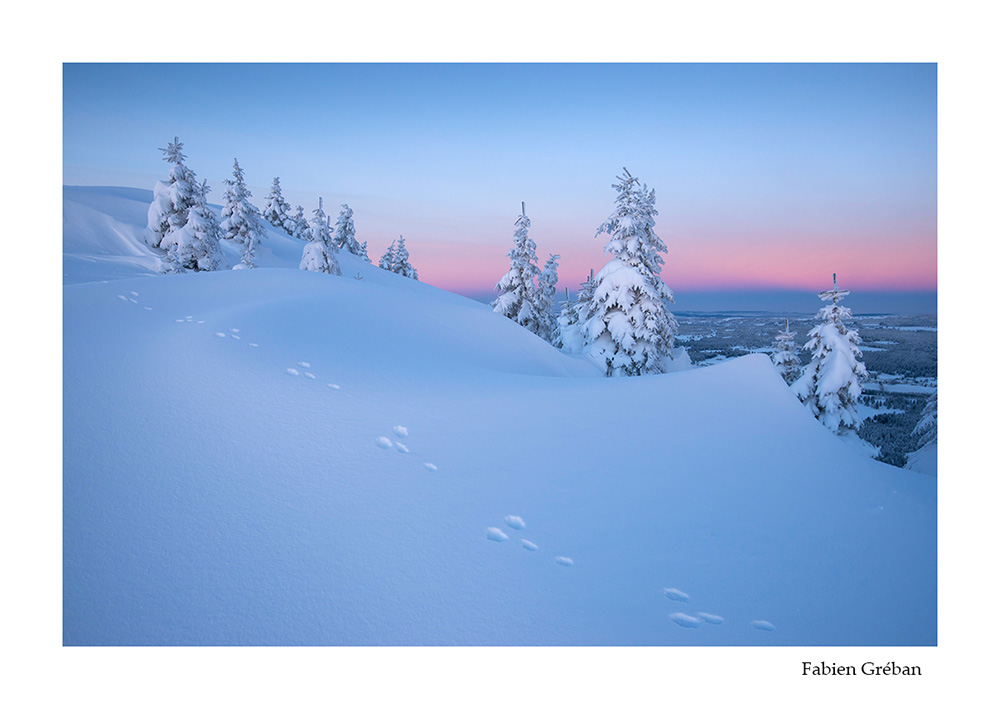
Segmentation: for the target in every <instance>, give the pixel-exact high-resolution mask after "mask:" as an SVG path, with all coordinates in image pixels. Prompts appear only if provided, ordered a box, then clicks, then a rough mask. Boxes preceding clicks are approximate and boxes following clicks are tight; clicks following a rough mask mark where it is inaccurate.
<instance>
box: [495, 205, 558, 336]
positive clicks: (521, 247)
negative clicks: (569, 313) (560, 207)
mask: <svg viewBox="0 0 1000 709" xmlns="http://www.w3.org/2000/svg"><path fill="white" fill-rule="evenodd" d="M529 227H531V220H530V219H528V215H527V213H526V212H525V209H524V202H521V214H520V216H518V218H517V220H516V221H515V222H514V246H513V248H511V250H510V251H508V252H507V258H509V259H510V268H509V269H508V270H507V273H505V274H504V276H503V278H501V279H500V281H499V282H498V283H497V285H496V288H497V290H498V291H500V294H499V295H498V296H497V298H496V300H494V301H493V303H492V305H493V310H494V312H497V313H500V314H501V315H503V316H504V317H506V318H509V319H511V320H513V321H514V322H516V323H517V324H518V325H520V326H521V327H524V328H526V329H527V330H529V331H530V332H533V333H534V334H536V335H538V336H539V337H541V338H542V339H544V340H547V341H549V342H552V341H553V336H554V334H555V333H554V329H555V328H554V323H555V318H554V317H553V314H552V307H553V305H554V299H555V294H556V283H557V282H558V281H559V277H558V275H557V272H556V271H557V266H558V264H557V263H556V261H557V260H558V259H559V256H557V255H554V254H553V255H550V256H549V260H548V261H547V262H546V265H545V268H546V271H545V272H543V271H542V270H540V269H539V268H538V255H537V254H536V253H535V249H536V248H537V247H536V246H535V242H534V240H533V239H532V238H531V237H530V236H528V229H529Z"/></svg>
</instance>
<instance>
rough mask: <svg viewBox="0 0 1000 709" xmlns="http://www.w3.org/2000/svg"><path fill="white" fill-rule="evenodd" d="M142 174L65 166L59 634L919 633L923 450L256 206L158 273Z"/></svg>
mask: <svg viewBox="0 0 1000 709" xmlns="http://www.w3.org/2000/svg"><path fill="white" fill-rule="evenodd" d="M147 198H151V193H150V192H148V191H145V193H144V191H142V190H124V189H117V188H66V190H65V201H64V240H65V261H64V263H65V282H66V283H67V285H66V286H65V288H64V386H65V390H64V461H65V462H64V480H63V495H64V497H63V505H64V530H63V538H64V643H65V644H67V645H229V644H235V645H303V644H304V645H379V644H381V645H439V644H446V645H775V644H777V645H933V644H935V643H936V625H937V623H936V488H935V480H934V478H931V477H929V476H926V475H920V474H917V473H914V472H912V471H908V470H902V469H899V468H894V467H891V466H888V465H884V464H881V463H877V462H874V461H872V460H870V459H868V458H866V457H864V456H863V455H859V454H857V453H856V452H855V451H854V449H852V447H851V446H849V445H847V444H845V443H844V442H843V441H841V440H840V439H838V438H837V437H836V436H834V435H833V434H831V433H830V432H829V431H828V430H826V429H825V428H824V427H823V426H822V425H821V424H820V423H819V422H817V421H816V420H815V419H813V418H812V417H811V416H810V415H809V414H808V412H807V411H806V410H805V409H804V407H802V406H801V404H799V403H798V401H797V400H796V398H795V396H794V395H793V394H792V393H791V391H790V390H789V389H788V387H787V386H786V385H785V384H784V382H783V381H782V379H781V377H780V376H779V375H778V373H777V372H776V371H775V369H774V367H773V366H772V365H771V363H770V362H769V360H768V359H767V358H766V357H765V356H764V355H750V356H747V357H744V358H741V359H738V360H734V361H731V362H727V363H724V364H720V365H716V366H712V367H706V368H702V369H695V370H690V371H683V372H677V373H673V374H667V375H661V376H654V377H643V378H634V379H605V378H604V377H602V376H600V372H598V371H597V370H596V368H594V367H593V366H592V365H591V364H590V363H589V362H587V361H584V360H583V359H581V358H576V357H571V356H567V355H565V354H563V353H562V352H560V351H558V350H555V349H553V348H552V347H551V346H549V345H548V344H547V343H545V342H544V341H542V340H541V339H540V338H538V337H536V336H534V335H532V334H530V333H528V332H527V331H525V330H524V329H523V328H521V327H519V326H517V325H516V324H514V323H513V322H511V321H509V320H507V319H506V318H504V317H502V316H500V315H497V314H495V313H493V312H492V311H491V310H490V308H489V307H488V306H486V305H482V304H479V303H475V302H473V301H470V300H467V299H465V298H462V297H460V296H456V295H453V294H450V293H447V292H444V291H441V290H438V289H436V288H434V287H432V286H429V285H427V284H424V283H419V282H417V281H414V280H411V279H407V278H404V277H402V276H398V275H396V274H392V273H389V272H387V271H384V270H381V269H378V268H376V267H374V266H371V265H370V264H367V263H365V262H364V261H362V260H360V259H358V258H357V257H354V256H352V255H351V254H347V253H345V252H341V253H340V254H339V255H338V259H339V260H340V262H341V266H342V269H343V273H344V276H342V277H335V276H330V275H327V274H319V273H311V272H305V271H299V270H297V266H298V260H299V258H300V257H301V251H302V247H303V245H304V242H301V241H297V240H295V239H292V238H290V237H287V236H286V235H284V234H283V233H282V232H279V231H276V230H274V229H273V228H272V227H270V226H268V229H267V238H265V239H264V240H263V241H262V242H261V245H260V248H259V250H258V258H257V263H258V264H259V265H261V266H263V268H258V269H254V270H242V271H226V272H212V273H199V274H189V275H155V273H156V270H157V266H156V256H155V254H153V252H152V251H151V250H150V249H149V248H148V247H146V246H145V245H144V243H143V235H142V227H143V225H144V220H145V214H146V207H147V205H148V201H149V199H147ZM144 199H145V200H146V201H145V203H144V202H143V200H144ZM359 228H360V229H362V230H363V218H361V217H359ZM227 248H228V245H227ZM229 256H230V258H229V260H230V263H235V262H237V261H238V260H239V259H238V256H237V257H236V258H233V257H232V254H229ZM416 264H417V265H418V266H419V260H416ZM498 266H499V267H500V268H501V269H502V267H503V264H502V263H499V264H498ZM154 275H155V277H153V276H154ZM356 275H360V276H361V278H360V279H357V278H355V276H356ZM102 281H103V282H102Z"/></svg>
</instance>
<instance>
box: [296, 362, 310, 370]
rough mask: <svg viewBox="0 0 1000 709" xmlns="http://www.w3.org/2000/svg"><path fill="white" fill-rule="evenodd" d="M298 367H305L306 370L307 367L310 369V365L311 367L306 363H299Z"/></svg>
mask: <svg viewBox="0 0 1000 709" xmlns="http://www.w3.org/2000/svg"><path fill="white" fill-rule="evenodd" d="M299 366H300V367H305V368H306V369H308V368H309V367H311V366H312V365H311V364H309V363H308V362H299Z"/></svg>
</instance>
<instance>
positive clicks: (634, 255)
mask: <svg viewBox="0 0 1000 709" xmlns="http://www.w3.org/2000/svg"><path fill="white" fill-rule="evenodd" d="M613 187H614V189H615V191H616V192H617V193H618V194H617V197H616V199H615V209H614V211H613V212H612V214H611V216H609V217H608V218H607V219H606V220H605V221H604V223H602V224H601V225H600V226H599V227H598V228H597V233H596V235H595V237H596V236H600V235H601V234H607V235H608V236H609V237H610V239H609V241H608V243H607V245H606V246H605V247H604V252H605V253H606V254H607V255H608V256H610V257H611V260H610V261H609V262H608V263H607V264H606V265H605V266H604V268H602V269H601V270H600V271H599V272H598V273H597V275H596V276H595V275H594V274H593V272H591V275H590V277H589V278H588V279H587V280H586V281H585V282H584V283H583V284H582V288H581V290H580V292H579V294H578V295H577V298H576V301H575V302H572V303H571V302H569V300H568V299H567V301H566V302H565V303H564V304H563V307H562V310H561V312H560V314H559V316H558V317H555V315H554V313H553V312H552V309H553V305H554V303H553V299H554V297H555V292H556V289H555V284H556V282H557V276H556V261H557V259H558V258H559V257H558V256H556V255H552V256H550V257H549V260H548V262H547V263H546V265H545V269H544V270H539V268H538V265H537V257H536V256H535V243H534V241H532V240H531V239H530V238H529V237H528V234H527V232H528V227H529V226H530V224H531V223H530V221H529V220H528V218H527V216H526V215H525V213H524V211H523V205H522V214H521V216H520V217H519V218H518V220H517V222H516V223H515V226H516V230H515V232H514V248H513V249H511V251H510V252H509V253H508V257H509V258H510V260H511V266H510V270H508V272H507V274H506V275H505V276H504V277H503V278H502V279H501V280H500V282H499V283H498V284H497V289H498V290H499V291H500V296H499V297H498V298H497V299H496V301H494V303H493V308H494V310H495V311H496V312H499V313H501V314H503V315H505V316H506V317H509V318H511V319H512V320H514V321H516V322H518V323H520V324H521V325H523V326H524V327H526V328H528V329H529V330H531V331H532V332H534V333H535V334H538V335H539V336H541V337H544V338H545V339H547V340H548V341H549V342H551V343H553V344H554V345H555V346H556V347H559V348H561V349H563V350H565V351H567V352H573V353H583V354H585V355H587V356H588V357H590V358H591V359H593V360H594V362H595V363H596V364H597V365H598V366H599V367H600V368H601V369H603V370H604V372H605V374H606V375H607V376H609V377H615V376H641V375H644V374H658V373H660V372H662V371H664V366H665V361H666V359H667V358H670V357H672V355H673V346H674V338H675V336H676V334H677V321H676V319H675V318H674V316H673V314H672V313H671V312H670V311H669V310H668V309H667V303H672V302H674V296H673V292H672V291H671V290H670V288H668V287H667V286H666V284H664V282H663V280H662V279H661V278H660V269H661V267H662V265H663V256H662V254H665V253H666V252H667V247H666V246H665V245H664V244H663V242H662V241H661V240H660V238H659V237H658V236H657V235H656V233H655V231H654V230H653V228H654V226H655V224H656V219H655V217H656V215H657V214H658V212H657V211H656V206H655V205H656V192H655V190H652V189H650V188H648V187H647V186H646V185H645V184H640V182H639V180H638V179H636V178H635V177H633V176H632V175H631V174H630V173H629V171H628V170H627V169H624V174H623V175H622V176H619V177H618V181H617V182H616V183H615V184H614V185H613ZM536 279H537V283H536Z"/></svg>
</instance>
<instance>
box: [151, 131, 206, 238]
mask: <svg viewBox="0 0 1000 709" xmlns="http://www.w3.org/2000/svg"><path fill="white" fill-rule="evenodd" d="M183 148H184V144H183V143H181V142H180V140H179V139H178V138H176V137H175V138H174V142H172V143H169V144H168V145H167V147H165V148H159V150H160V152H162V153H163V159H164V160H166V161H167V162H168V163H169V164H170V172H169V173H168V175H167V179H166V181H163V180H157V182H156V184H155V185H154V186H153V201H152V202H151V203H150V205H149V209H148V210H147V212H146V221H147V229H148V232H147V234H146V243H148V244H149V245H150V246H152V247H153V248H160V244H161V242H162V241H163V237H164V236H165V235H167V234H169V233H170V232H171V231H175V230H177V229H183V228H184V225H185V224H187V222H188V211H189V210H190V209H191V207H193V206H194V204H195V199H196V197H195V192H196V189H197V187H198V182H197V180H196V179H195V174H194V172H193V171H192V170H191V168H189V167H188V166H187V165H185V164H184V160H185V158H186V157H187V156H186V155H184V153H183V152H182V150H183Z"/></svg>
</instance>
